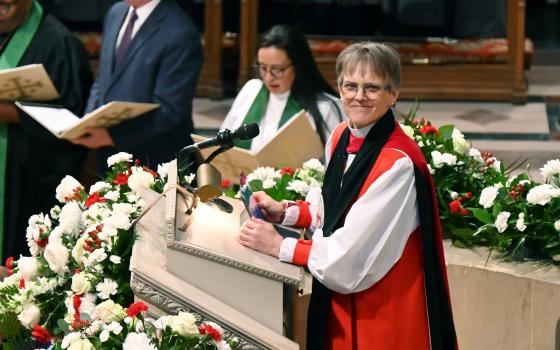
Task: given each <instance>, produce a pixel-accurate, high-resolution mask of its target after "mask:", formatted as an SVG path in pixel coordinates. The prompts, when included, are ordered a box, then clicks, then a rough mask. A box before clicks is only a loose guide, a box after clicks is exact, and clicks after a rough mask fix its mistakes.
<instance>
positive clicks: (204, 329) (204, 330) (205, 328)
mask: <svg viewBox="0 0 560 350" xmlns="http://www.w3.org/2000/svg"><path fill="white" fill-rule="evenodd" d="M198 332H199V333H200V334H202V335H204V334H208V335H209V336H211V337H212V339H214V340H215V341H217V342H218V341H221V340H222V335H221V334H220V331H219V330H217V329H215V328H214V327H212V326H211V325H209V324H208V323H204V324H202V325H200V326H199V327H198Z"/></svg>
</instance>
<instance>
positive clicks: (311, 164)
mask: <svg viewBox="0 0 560 350" xmlns="http://www.w3.org/2000/svg"><path fill="white" fill-rule="evenodd" d="M301 167H302V169H304V170H313V171H315V173H316V174H318V175H323V174H325V166H324V165H323V163H321V161H320V160H319V159H316V158H311V159H310V160H308V161H307V162H305V163H303V164H302V166H301Z"/></svg>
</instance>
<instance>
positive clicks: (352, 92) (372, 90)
mask: <svg viewBox="0 0 560 350" xmlns="http://www.w3.org/2000/svg"><path fill="white" fill-rule="evenodd" d="M340 89H341V90H342V94H343V95H344V96H343V97H345V98H354V97H355V96H356V95H357V94H358V90H360V89H362V91H363V93H364V95H365V96H366V97H367V98H375V96H376V95H377V93H379V92H380V91H381V90H387V91H390V90H391V85H377V84H364V85H362V86H360V85H358V84H356V83H342V85H340Z"/></svg>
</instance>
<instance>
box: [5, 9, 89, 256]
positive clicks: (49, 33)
mask: <svg viewBox="0 0 560 350" xmlns="http://www.w3.org/2000/svg"><path fill="white" fill-rule="evenodd" d="M32 63H42V64H43V66H44V67H45V69H46V71H47V72H48V74H49V76H50V78H51V80H52V81H53V83H54V85H55V87H56V88H57V90H58V92H59V94H60V97H59V98H58V99H56V100H53V101H48V103H52V104H59V105H64V106H65V107H66V108H68V109H69V110H71V111H72V112H73V113H75V114H77V115H82V113H83V110H84V107H85V103H86V98H87V94H88V92H89V87H90V85H91V82H92V80H93V77H92V74H91V70H90V67H89V62H88V58H87V55H86V53H85V51H84V48H83V46H82V44H81V43H80V42H79V41H78V39H77V38H76V37H75V36H74V35H72V33H70V32H69V31H68V29H66V28H65V27H64V26H63V25H62V23H60V22H59V21H58V20H57V19H56V18H54V17H53V16H50V15H44V14H43V9H42V7H41V5H40V4H39V3H38V2H37V1H36V0H11V1H5V0H0V70H3V69H9V68H15V67H20V66H25V65H28V64H32ZM23 88H24V89H25V87H23ZM0 89H1V87H0ZM84 156H85V149H83V148H81V147H78V146H74V145H72V144H70V143H69V142H67V141H62V140H59V139H58V138H56V137H55V136H53V135H52V134H51V133H50V132H49V131H47V130H46V129H45V128H43V127H42V126H41V125H39V124H38V123H36V122H35V121H34V120H33V119H32V118H30V117H29V116H27V115H26V114H24V113H23V112H21V111H19V110H17V109H16V107H15V106H14V105H13V103H12V102H7V101H3V102H0V254H2V257H1V258H3V259H5V258H7V257H9V256H13V257H14V258H16V259H17V258H19V256H20V254H23V255H29V253H30V249H29V248H32V249H31V253H33V250H34V249H38V247H36V242H35V238H34V237H26V228H27V226H28V220H29V217H30V216H31V215H34V214H39V213H41V212H43V213H46V214H48V210H49V209H50V208H51V207H52V206H54V205H55V204H56V203H55V202H56V199H55V196H54V195H55V189H56V186H57V185H58V184H59V183H60V180H61V179H62V178H63V177H64V176H65V175H66V174H70V175H73V176H75V177H79V175H80V171H81V167H82V164H83V159H84ZM28 242H29V246H28Z"/></svg>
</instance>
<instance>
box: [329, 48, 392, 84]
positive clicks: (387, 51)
mask: <svg viewBox="0 0 560 350" xmlns="http://www.w3.org/2000/svg"><path fill="white" fill-rule="evenodd" d="M358 67H361V68H362V73H363V74H366V72H367V71H368V70H369V69H371V70H372V71H373V72H375V74H376V75H378V76H380V77H381V78H383V79H386V80H389V84H390V85H391V90H394V89H398V88H399V87H400V86H401V60H400V58H399V54H398V53H397V51H395V49H393V48H392V47H390V46H388V45H386V44H382V43H373V42H360V43H355V44H352V45H350V46H348V47H347V48H345V49H344V50H343V51H342V52H341V53H340V55H338V58H337V59H336V76H337V79H336V80H337V83H338V85H339V86H340V85H342V80H343V77H344V74H345V73H347V74H353V73H354V72H355V71H356V69H358Z"/></svg>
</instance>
